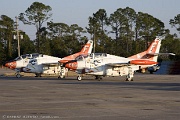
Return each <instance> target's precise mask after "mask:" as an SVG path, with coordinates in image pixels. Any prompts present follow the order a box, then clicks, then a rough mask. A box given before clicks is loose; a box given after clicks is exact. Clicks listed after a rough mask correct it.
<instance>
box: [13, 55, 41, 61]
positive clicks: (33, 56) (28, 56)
mask: <svg viewBox="0 0 180 120" xmlns="http://www.w3.org/2000/svg"><path fill="white" fill-rule="evenodd" d="M37 57H43V54H39V53H32V54H24V55H21V56H20V57H17V58H15V59H14V60H15V61H18V60H22V59H32V58H37Z"/></svg>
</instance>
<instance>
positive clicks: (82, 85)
mask: <svg viewBox="0 0 180 120" xmlns="http://www.w3.org/2000/svg"><path fill="white" fill-rule="evenodd" d="M1 72H3V70H1ZM1 72H0V73H1ZM5 72H6V71H5ZM124 79H125V77H105V78H103V80H101V81H97V80H94V78H93V77H89V76H86V77H84V78H83V80H82V81H77V80H76V77H67V78H66V79H64V80H59V79H57V77H41V78H36V77H33V76H29V77H26V76H23V77H22V78H16V77H15V76H6V75H1V76H0V120H39V119H43V120H44V119H45V120H179V119H180V75H150V74H137V75H136V74H135V77H134V81H132V82H127V81H124Z"/></svg>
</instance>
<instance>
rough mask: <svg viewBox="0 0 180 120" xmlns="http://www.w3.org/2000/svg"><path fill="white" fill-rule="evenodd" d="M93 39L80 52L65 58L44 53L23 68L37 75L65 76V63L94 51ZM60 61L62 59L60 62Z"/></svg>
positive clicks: (24, 70)
mask: <svg viewBox="0 0 180 120" xmlns="http://www.w3.org/2000/svg"><path fill="white" fill-rule="evenodd" d="M92 46H93V41H92V40H89V41H88V42H87V43H86V44H85V45H84V47H83V48H82V50H81V51H80V52H78V53H75V54H72V55H69V56H67V57H64V58H62V59H61V58H57V57H51V56H47V55H43V56H40V57H37V58H33V59H31V60H30V61H29V64H28V65H27V66H26V67H24V68H23V72H26V73H35V74H36V76H37V77H40V76H41V74H49V75H50V74H55V75H59V77H58V78H64V77H65V73H66V72H67V70H66V69H65V67H63V65H62V64H63V63H66V62H68V61H69V60H74V59H75V58H76V57H77V56H79V55H87V54H90V53H91V51H92ZM58 61H61V62H60V63H62V64H59V62H58Z"/></svg>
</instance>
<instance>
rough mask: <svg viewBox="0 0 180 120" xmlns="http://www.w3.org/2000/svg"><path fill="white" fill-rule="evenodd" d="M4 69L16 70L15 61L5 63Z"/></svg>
mask: <svg viewBox="0 0 180 120" xmlns="http://www.w3.org/2000/svg"><path fill="white" fill-rule="evenodd" d="M4 66H5V67H8V68H10V69H15V68H16V61H12V62H7V63H5V65H4Z"/></svg>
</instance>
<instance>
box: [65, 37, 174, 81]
mask: <svg viewBox="0 0 180 120" xmlns="http://www.w3.org/2000/svg"><path fill="white" fill-rule="evenodd" d="M160 46H161V39H159V38H156V39H155V40H154V41H153V42H152V43H151V45H150V46H149V48H148V49H147V50H146V51H144V52H141V53H138V54H136V55H133V56H130V57H128V58H125V57H119V56H115V55H110V54H106V53H92V54H90V55H88V56H78V57H77V58H76V61H71V62H68V63H66V64H65V67H66V68H69V69H71V70H74V71H76V72H77V73H78V74H79V75H78V77H77V80H81V79H82V77H81V74H88V75H93V76H95V77H96V79H99V78H100V79H101V76H127V77H126V80H127V81H132V80H133V76H134V72H135V71H140V72H141V73H144V72H145V70H146V69H147V68H149V67H152V66H154V65H157V64H158V62H157V58H158V55H159V54H168V55H174V54H173V53H159V50H160Z"/></svg>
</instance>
